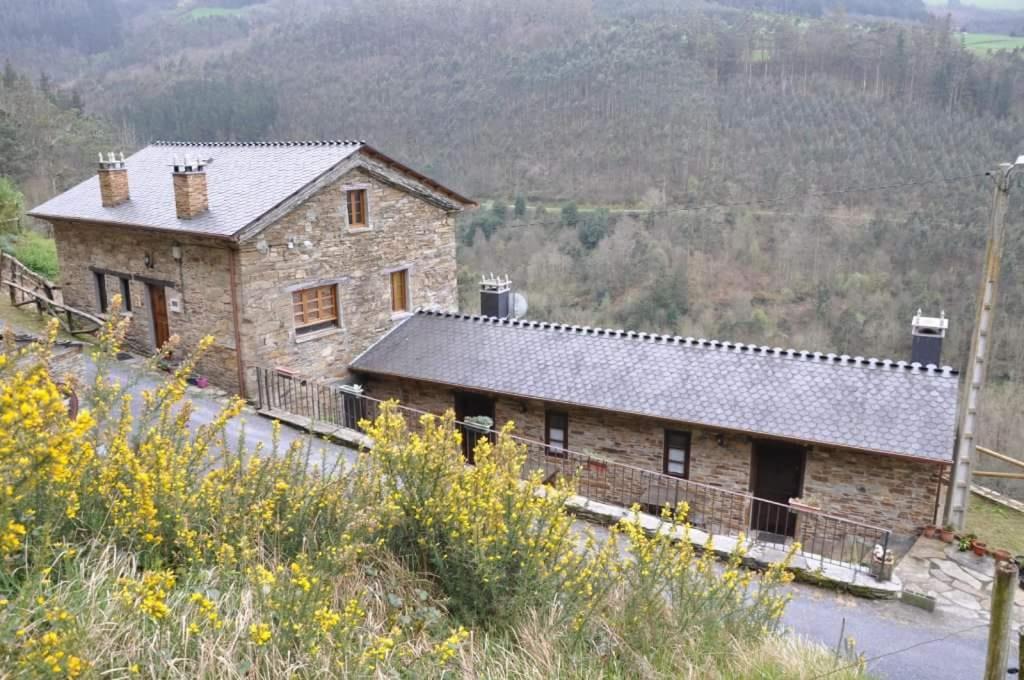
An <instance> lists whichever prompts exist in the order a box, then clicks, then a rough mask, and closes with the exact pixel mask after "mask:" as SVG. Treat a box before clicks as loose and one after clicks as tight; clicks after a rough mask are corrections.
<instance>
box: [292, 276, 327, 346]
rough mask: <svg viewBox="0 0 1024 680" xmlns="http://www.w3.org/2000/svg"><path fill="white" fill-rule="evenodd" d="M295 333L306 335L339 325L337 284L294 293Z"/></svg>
mask: <svg viewBox="0 0 1024 680" xmlns="http://www.w3.org/2000/svg"><path fill="white" fill-rule="evenodd" d="M292 312H293V313H294V315H295V334H296V335H304V334H306V333H313V332H316V331H320V330H324V329H326V328H335V327H337V325H338V298H337V289H336V287H335V286H333V285H331V286H318V287H316V288H306V289H305V290H297V291H295V292H294V293H292Z"/></svg>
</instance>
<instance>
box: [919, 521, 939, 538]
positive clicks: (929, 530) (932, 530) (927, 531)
mask: <svg viewBox="0 0 1024 680" xmlns="http://www.w3.org/2000/svg"><path fill="white" fill-rule="evenodd" d="M938 532H939V528H938V527H937V526H935V525H934V524H929V525H928V526H926V527H925V528H924V529H922V530H921V535H922V536H924V537H925V538H935V534H937V533H938Z"/></svg>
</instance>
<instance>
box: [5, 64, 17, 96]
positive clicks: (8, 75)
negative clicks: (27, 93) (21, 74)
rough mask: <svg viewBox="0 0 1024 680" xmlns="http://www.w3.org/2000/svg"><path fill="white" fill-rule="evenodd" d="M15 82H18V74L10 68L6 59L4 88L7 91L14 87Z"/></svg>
mask: <svg viewBox="0 0 1024 680" xmlns="http://www.w3.org/2000/svg"><path fill="white" fill-rule="evenodd" d="M17 82H18V72H17V71H15V70H14V67H13V66H11V62H10V60H9V59H8V60H7V61H5V62H4V76H3V84H4V87H5V88H7V89H8V90H9V89H11V88H12V87H14V85H15V84H16V83H17Z"/></svg>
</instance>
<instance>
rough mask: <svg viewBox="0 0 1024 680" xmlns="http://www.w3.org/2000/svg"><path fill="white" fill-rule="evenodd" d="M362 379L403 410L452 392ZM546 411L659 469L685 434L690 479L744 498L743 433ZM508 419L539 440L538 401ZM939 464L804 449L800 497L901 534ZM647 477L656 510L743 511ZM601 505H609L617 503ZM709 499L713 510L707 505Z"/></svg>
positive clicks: (924, 520) (513, 402) (915, 516)
mask: <svg viewBox="0 0 1024 680" xmlns="http://www.w3.org/2000/svg"><path fill="white" fill-rule="evenodd" d="M362 381H363V382H365V386H366V391H367V394H369V395H370V396H373V397H376V398H381V399H384V398H392V397H393V398H397V399H398V400H399V401H400V402H401V403H402V404H403V405H405V406H410V407H412V408H417V409H421V410H424V411H429V412H432V413H441V412H443V411H444V410H445V409H448V408H453V407H454V392H453V390H452V389H450V388H447V387H443V386H436V385H431V384H427V383H422V382H417V381H408V380H398V379H395V378H382V377H363V378H362ZM553 409H555V410H560V411H564V412H566V413H568V415H569V445H568V447H569V449H570V450H571V451H574V452H577V453H581V454H592V455H595V456H597V457H600V458H606V459H609V460H613V461H616V462H619V463H623V464H625V465H629V466H632V467H635V468H642V469H644V470H650V471H653V472H661V471H662V456H663V450H664V448H663V447H664V431H665V429H677V430H684V431H689V432H690V433H691V436H692V440H691V446H690V477H689V478H690V480H692V481H694V482H699V483H701V484H708V485H712V486H716V487H720V488H722V489H724V490H727V491H733V492H740V493H749V491H750V489H751V481H752V480H751V452H752V448H753V442H752V439H751V438H750V437H748V436H746V435H742V434H736V433H727V432H717V431H714V430H707V429H702V428H694V427H688V426H686V425H680V424H673V423H671V422H669V421H662V420H658V419H654V418H643V417H638V416H629V415H621V414H615V413H605V412H602V411H595V410H591V409H580V408H565V407H561V406H558V407H553ZM508 421H512V422H513V423H515V426H516V433H517V434H518V435H520V436H522V437H525V438H527V439H534V440H537V441H543V440H544V403H543V402H540V401H534V400H521V399H509V398H504V397H498V398H497V399H496V400H495V426H496V427H501V426H502V425H503V424H504V423H506V422H508ZM719 441H721V443H719ZM940 467H941V466H939V465H935V464H932V463H926V462H922V461H914V460H909V459H901V458H894V457H890V456H878V455H871V454H866V453H859V452H855V451H846V450H837V449H832V448H828V447H811V448H810V449H809V451H808V454H807V464H806V469H805V472H804V489H803V492H802V495H803V496H810V497H813V498H814V499H816V500H817V501H820V503H821V508H822V510H823V511H824V512H827V513H829V514H834V515H837V516H839V517H843V518H847V519H852V520H856V521H859V522H863V523H866V524H871V525H875V526H878V527H881V528H891V529H893V530H895V531H896V532H897V533H904V534H909V533H913V532H914V531H916V530H917V529H918V528H919V527H921V526H923V525H925V524H928V523H930V522H931V521H932V519H933V512H934V509H935V499H936V493H937V485H938V474H939V470H940ZM585 474H588V475H591V478H592V479H596V478H597V477H598V475H597V473H595V472H594V471H593V470H588V471H586V472H585ZM651 479H652V478H650V477H648V478H645V479H643V480H640V481H642V482H643V485H645V486H644V488H645V491H643V492H641V494H647V496H646V497H645V498H644V500H651V501H654V502H653V503H652V504H654V505H658V504H659V503H661V502H664V501H665V500H672V499H673V496H672V494H675V493H679V494H680V495H681V497H683V498H685V499H686V500H688V501H689V502H690V503H691V506H693V511H692V512H693V513H694V514H695V517H694V519H695V520H696V521H699V519H700V517H699V515H701V514H703V513H704V512H707V513H708V514H720V513H722V512H723V511H722V507H723V504H724V507H725V508H726V510H725V512H727V513H728V514H730V515H735V514H737V513H740V512H744V511H746V510H747V508H746V507H745V506H741V505H737V504H736V502H735V499H734V498H733V497H732V496H730V495H726V494H722V495H719V496H717V497H716V498H715V499H709V498H707V497H706V494H705V493H704V492H702V491H701V490H700V489H687V488H686V487H685V485H684V486H683V487H682V488H680V489H675V488H673V489H669V490H667V491H664V492H663V493H661V495H660V496H659V495H658V494H656V493H654V492H652V491H651V489H652V488H654V487H652V482H651ZM622 483H623V479H622V478H621V477H620V478H618V479H613V480H609V484H610V485H615V484H622ZM626 483H628V484H632V485H633V486H634V487H636V486H638V485H639V484H640V482H638V481H636V480H635V479H633V476H630V475H628V474H627V478H626ZM662 486H664V485H662ZM655 496H657V497H655ZM648 497H649V498H648ZM603 500H609V501H613V502H614V501H615V500H617V499H614V498H605V499H603ZM632 500H635V497H634V498H633V499H632ZM632 500H630V501H628V502H632ZM712 502H714V503H717V504H718V505H717V506H716V507H714V508H712V507H710V504H711V503H712ZM705 506H708V507H705Z"/></svg>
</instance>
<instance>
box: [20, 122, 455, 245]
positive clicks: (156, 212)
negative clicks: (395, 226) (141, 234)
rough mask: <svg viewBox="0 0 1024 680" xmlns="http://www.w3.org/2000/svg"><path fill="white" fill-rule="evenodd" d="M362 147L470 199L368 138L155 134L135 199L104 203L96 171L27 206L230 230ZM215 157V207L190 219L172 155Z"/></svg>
mask: <svg viewBox="0 0 1024 680" xmlns="http://www.w3.org/2000/svg"><path fill="white" fill-rule="evenodd" d="M358 152H364V153H367V154H370V155H372V156H374V157H377V158H380V159H383V160H385V162H387V163H389V164H391V165H393V166H396V167H398V168H399V169H400V170H401V171H403V172H405V173H407V174H410V175H412V176H414V177H415V178H417V179H418V180H420V181H421V182H422V183H424V184H426V185H427V186H429V187H430V188H432V189H436V190H439V191H441V192H443V193H445V194H447V195H448V196H450V197H452V198H453V199H454V200H455V201H457V202H460V203H470V201H469V199H465V198H463V197H462V196H459V195H458V194H456V193H454V192H452V191H451V190H449V189H446V188H444V187H442V186H441V185H439V184H437V183H435V182H433V181H431V180H429V179H428V178H426V177H424V176H422V175H420V174H419V173H416V172H415V171H413V170H411V169H409V168H407V167H405V166H403V165H401V164H400V163H397V162H396V161H394V160H392V159H390V158H387V157H386V156H384V155H383V154H381V153H380V152H378V151H376V150H375V149H373V148H372V147H370V146H369V145H367V144H366V143H365V142H362V141H355V140H340V141H318V142H224V143H219V142H156V143H154V144H151V145H150V146H147V147H146V148H144V149H142V150H140V151H138V152H137V153H135V154H132V155H131V156H130V157H129V158H127V159H126V161H127V167H128V192H129V195H130V197H131V198H130V200H128V201H126V202H125V203H122V204H121V205H118V206H115V207H112V208H106V207H103V205H102V203H101V202H100V188H99V180H98V179H97V177H96V175H93V176H92V177H90V178H89V179H87V180H85V181H84V182H82V183H81V184H78V185H77V186H75V187H72V188H71V189H68V190H67V191H65V192H64V193H62V194H60V195H58V196H55V197H53V198H51V199H50V200H48V201H46V202H45V203H43V204H42V205H40V206H38V207H36V208H34V209H33V210H31V211H30V212H29V214H30V215H32V216H34V217H40V218H44V219H46V218H55V219H75V220H83V221H93V222H104V223H109V224H119V225H126V226H132V227H141V228H148V229H159V230H163V231H172V232H182V233H190V234H200V235H206V236H213V237H220V238H233V237H234V236H235V235H236V234H237V233H238V232H240V231H241V230H242V229H244V228H245V227H246V226H248V225H249V224H251V223H252V222H254V221H255V220H257V219H258V218H260V217H262V216H263V215H264V214H266V213H267V212H268V211H270V210H271V209H273V208H275V207H276V206H278V205H279V204H281V203H282V202H284V201H285V200H287V199H288V198H289V197H291V196H292V195H293V194H295V193H296V192H298V191H300V190H301V189H302V188H303V187H305V186H306V185H308V184H310V183H311V182H313V181H315V180H316V179H317V178H319V177H320V176H321V175H323V174H324V173H326V172H327V171H329V170H330V169H331V168H333V167H334V166H335V165H337V164H338V163H340V162H341V161H344V160H345V159H347V158H349V157H351V156H353V155H355V154H356V153H358ZM184 156H188V157H189V158H199V159H212V160H211V162H210V163H209V164H208V165H207V169H206V173H207V194H208V199H209V205H210V209H209V210H208V211H206V212H204V213H203V214H201V215H199V216H197V217H194V218H192V219H189V220H180V219H178V217H177V215H176V214H175V210H174V187H173V183H172V178H171V177H172V176H171V167H170V166H171V161H172V159H173V158H178V159H181V158H182V157H184Z"/></svg>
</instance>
